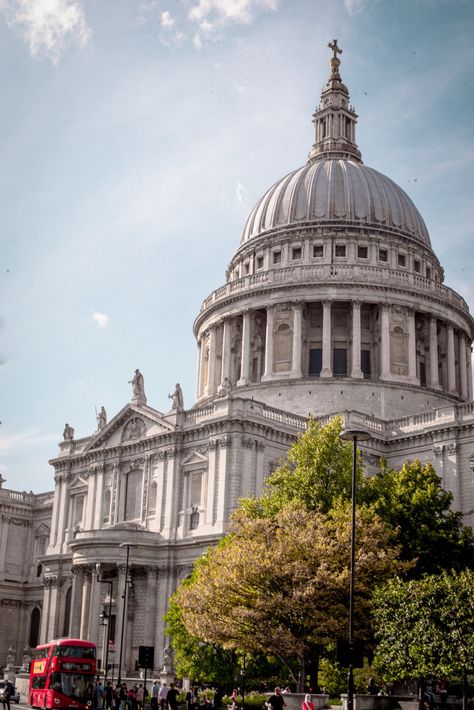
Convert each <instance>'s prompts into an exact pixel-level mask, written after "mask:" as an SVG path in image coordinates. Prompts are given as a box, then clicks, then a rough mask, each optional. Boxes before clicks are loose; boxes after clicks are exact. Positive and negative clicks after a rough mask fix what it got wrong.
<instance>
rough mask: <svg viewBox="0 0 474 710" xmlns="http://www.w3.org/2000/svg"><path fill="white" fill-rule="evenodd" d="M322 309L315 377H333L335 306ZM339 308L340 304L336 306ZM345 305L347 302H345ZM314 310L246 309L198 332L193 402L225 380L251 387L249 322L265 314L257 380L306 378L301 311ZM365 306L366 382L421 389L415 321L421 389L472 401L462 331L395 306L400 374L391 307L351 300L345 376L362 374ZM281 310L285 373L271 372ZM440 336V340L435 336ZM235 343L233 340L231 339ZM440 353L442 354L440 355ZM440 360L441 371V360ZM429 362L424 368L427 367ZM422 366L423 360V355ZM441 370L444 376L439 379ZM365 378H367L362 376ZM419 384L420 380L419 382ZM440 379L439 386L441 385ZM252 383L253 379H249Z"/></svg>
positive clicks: (325, 303)
mask: <svg viewBox="0 0 474 710" xmlns="http://www.w3.org/2000/svg"><path fill="white" fill-rule="evenodd" d="M319 303H320V304H321V305H322V327H321V332H322V338H321V340H322V342H321V350H322V354H321V357H322V366H321V371H320V372H319V377H320V378H321V379H324V378H332V377H334V373H333V347H334V337H333V334H334V326H333V315H332V314H333V308H334V304H335V303H336V301H333V300H331V299H324V300H322V301H320V302H319ZM341 303H342V301H341ZM344 303H347V301H344ZM311 305H314V304H313V303H312V302H305V301H296V302H294V301H293V302H291V303H289V304H276V305H268V306H266V308H265V309H259V310H258V311H253V310H252V309H245V310H243V311H241V312H240V313H238V314H235V315H233V316H225V317H224V318H222V319H221V320H219V321H216V322H214V323H211V324H210V325H209V326H208V328H207V329H205V330H203V331H202V332H201V333H200V336H199V339H198V351H199V355H198V392H197V396H198V399H199V398H202V397H205V396H210V395H213V394H215V393H216V391H217V389H218V387H219V385H220V384H221V383H224V382H225V381H226V380H228V381H229V382H230V383H231V384H232V386H236V387H240V386H245V385H248V384H250V382H251V377H250V369H251V337H252V318H253V316H254V314H255V313H259V314H261V313H262V311H263V310H264V312H265V338H264V345H263V347H264V356H263V362H264V368H263V372H262V373H261V374H260V377H259V378H258V381H260V382H268V381H272V380H275V379H280V378H282V377H283V378H284V379H289V378H294V379H298V378H301V377H305V376H308V375H309V372H308V371H307V368H305V367H304V364H303V363H304V360H305V358H304V355H305V353H304V350H303V348H304V345H305V309H306V308H307V307H310V306H311ZM364 305H367V306H370V307H371V308H376V309H378V320H379V323H380V325H379V326H378V328H379V329H378V331H377V336H376V337H375V335H374V333H372V337H373V338H374V343H375V341H376V346H377V348H378V366H377V369H376V371H375V372H372V373H371V374H370V378H371V379H378V380H386V381H397V382H407V383H410V384H420V372H419V368H420V365H419V362H418V360H419V358H418V355H417V337H418V336H417V327H419V326H418V321H417V320H416V319H417V318H419V317H420V316H421V317H422V318H423V319H424V321H425V323H426V333H427V335H426V338H425V340H426V347H425V349H424V350H425V351H426V356H427V363H426V365H427V369H426V372H425V376H426V379H425V380H424V381H422V382H421V384H426V383H427V381H428V384H429V386H430V387H431V388H433V389H437V390H443V391H445V392H447V393H449V394H455V395H458V396H459V397H460V398H461V399H464V400H467V399H472V374H471V342H470V339H468V336H467V334H466V332H464V331H463V330H461V329H459V328H457V327H456V326H455V325H454V323H452V322H450V321H448V320H444V319H441V318H437V317H435V316H434V315H433V314H429V313H427V312H423V311H420V310H416V309H414V308H412V307H409V306H406V307H405V306H404V307H400V308H399V309H398V310H399V311H402V312H403V327H402V328H398V331H399V333H400V337H401V338H402V339H403V342H404V343H406V347H405V345H404V347H405V352H406V363H405V365H404V368H403V374H400V372H399V371H397V369H396V367H394V363H393V360H394V357H393V354H392V350H393V340H394V335H393V334H394V333H396V331H397V327H396V320H397V319H396V317H395V318H394V307H393V306H392V305H390V304H387V303H381V304H379V305H375V306H374V304H369V303H367V304H365V303H364V302H362V301H361V300H358V299H356V300H352V301H351V302H350V309H351V315H352V324H351V326H350V327H349V328H348V330H349V332H348V333H347V336H348V340H347V342H349V343H351V360H350V367H348V370H347V373H346V376H348V377H351V378H353V379H362V378H363V377H364V373H363V371H362V367H361V346H362V329H361V311H362V308H363V307H364ZM282 307H284V308H286V309H287V311H288V310H289V311H290V312H291V316H290V317H289V318H288V326H289V332H291V337H292V342H291V361H290V363H291V364H290V366H289V367H288V370H287V372H284V373H282V372H281V370H279V371H278V372H276V371H275V352H274V350H275V338H274V334H275V332H276V329H277V313H278V309H279V308H282ZM236 323H239V340H238V344H239V349H240V352H239V357H240V376H239V377H238V378H235V377H234V381H233V378H232V373H231V355H232V353H231V351H232V350H233V349H234V350H235V347H234V348H233V327H234V325H235V324H236ZM441 332H443V337H442V338H440V333H441ZM234 340H235V339H234ZM441 351H442V352H441ZM440 358H442V359H443V360H445V363H443V367H441V360H440ZM428 363H429V364H428ZM423 367H425V363H424V355H423ZM440 370H441V371H442V372H445V375H444V376H443V377H442V376H441V374H440ZM365 376H367V374H366V375H365ZM422 379H423V378H422ZM442 380H444V381H442ZM254 381H255V380H254Z"/></svg>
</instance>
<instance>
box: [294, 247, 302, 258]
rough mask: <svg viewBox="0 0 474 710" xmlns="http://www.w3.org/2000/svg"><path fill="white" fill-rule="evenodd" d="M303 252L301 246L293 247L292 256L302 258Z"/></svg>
mask: <svg viewBox="0 0 474 710" xmlns="http://www.w3.org/2000/svg"><path fill="white" fill-rule="evenodd" d="M301 254H302V251H301V247H293V251H292V258H293V259H301Z"/></svg>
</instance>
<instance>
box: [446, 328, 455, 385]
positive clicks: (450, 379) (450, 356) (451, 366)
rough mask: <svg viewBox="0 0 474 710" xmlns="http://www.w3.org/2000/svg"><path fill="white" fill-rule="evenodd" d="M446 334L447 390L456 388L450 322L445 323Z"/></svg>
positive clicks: (452, 336)
mask: <svg viewBox="0 0 474 710" xmlns="http://www.w3.org/2000/svg"><path fill="white" fill-rule="evenodd" d="M447 334H448V392H455V390H456V366H455V364H454V330H453V326H452V324H451V323H448V324H447Z"/></svg>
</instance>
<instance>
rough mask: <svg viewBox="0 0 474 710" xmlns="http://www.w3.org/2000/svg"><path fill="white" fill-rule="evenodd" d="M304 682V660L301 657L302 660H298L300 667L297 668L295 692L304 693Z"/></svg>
mask: <svg viewBox="0 0 474 710" xmlns="http://www.w3.org/2000/svg"><path fill="white" fill-rule="evenodd" d="M305 680H306V659H305V657H304V656H303V658H301V659H300V667H299V668H298V680H297V684H296V692H297V693H304V685H305Z"/></svg>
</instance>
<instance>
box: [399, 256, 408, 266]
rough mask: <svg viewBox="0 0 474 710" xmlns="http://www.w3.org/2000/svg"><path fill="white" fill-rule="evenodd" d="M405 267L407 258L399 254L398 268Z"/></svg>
mask: <svg viewBox="0 0 474 710" xmlns="http://www.w3.org/2000/svg"><path fill="white" fill-rule="evenodd" d="M406 265H407V258H406V256H405V254H399V255H398V266H406Z"/></svg>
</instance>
